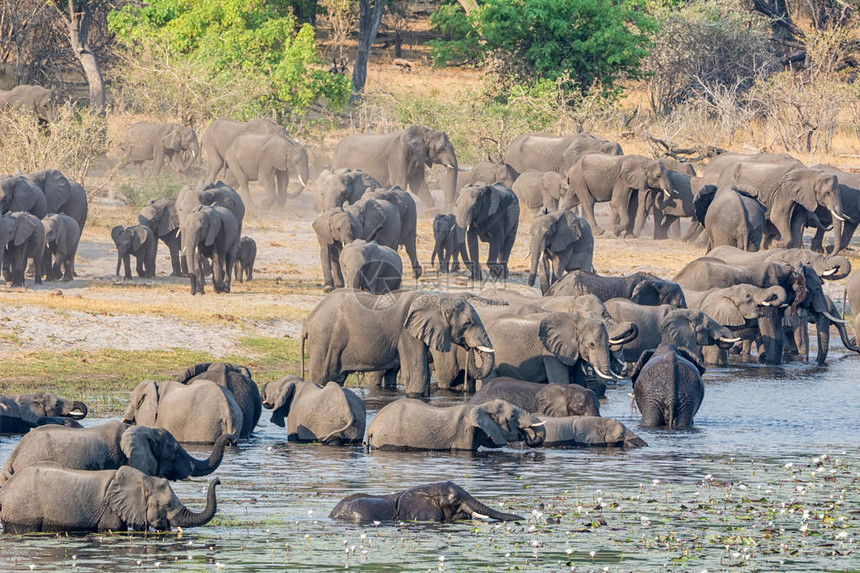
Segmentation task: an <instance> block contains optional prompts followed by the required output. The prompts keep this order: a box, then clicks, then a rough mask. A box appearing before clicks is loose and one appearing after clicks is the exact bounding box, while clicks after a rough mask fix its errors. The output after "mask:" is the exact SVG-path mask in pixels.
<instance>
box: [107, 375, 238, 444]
mask: <svg viewBox="0 0 860 573" xmlns="http://www.w3.org/2000/svg"><path fill="white" fill-rule="evenodd" d="M122 421H123V422H124V423H126V424H136V425H138V426H148V427H150V428H164V429H166V430H167V431H169V432H170V433H171V434H173V436H174V437H175V438H176V439H177V440H179V441H180V442H192V443H200V444H214V443H215V442H216V441H217V440H218V438H220V437H221V436H224V435H228V434H229V435H232V436H239V435H240V434H241V432H242V424H243V423H244V420H243V419H242V409H241V408H240V407H239V404H238V403H237V402H236V398H234V397H233V393H232V392H230V390H228V389H227V388H225V387H223V386H219V385H218V384H216V383H215V382H212V381H211V380H205V381H200V382H197V383H194V384H191V385H186V384H183V383H181V382H176V381H173V380H167V381H161V382H156V381H154V380H144V381H143V382H141V383H140V384H138V385H137V386H135V388H134V390H133V391H132V393H131V397H130V398H129V404H128V407H127V408H126V410H125V413H124V414H123V417H122Z"/></svg>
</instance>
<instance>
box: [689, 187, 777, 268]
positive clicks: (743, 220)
mask: <svg viewBox="0 0 860 573" xmlns="http://www.w3.org/2000/svg"><path fill="white" fill-rule="evenodd" d="M760 199H761V195H760V194H759V192H758V191H757V190H755V189H752V188H749V187H738V186H737V185H723V186H721V187H717V186H716V185H703V186H702V187H701V188H699V190H698V191H697V192H696V196H695V198H694V199H693V206H694V209H695V211H696V220H697V221H699V223H701V224H702V226H704V228H705V233H706V234H707V236H708V250H711V249H714V248H716V247H720V246H722V245H728V246H730V247H737V248H739V249H742V250H744V251H750V252H754V251H758V250H759V249H760V248H761V246H762V241H763V239H764V233H765V228H766V226H767V207H765V205H764V203H762V202H761V201H760Z"/></svg>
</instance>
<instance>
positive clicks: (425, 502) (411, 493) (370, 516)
mask: <svg viewBox="0 0 860 573" xmlns="http://www.w3.org/2000/svg"><path fill="white" fill-rule="evenodd" d="M329 517H330V518H332V519H338V520H340V521H352V522H355V523H370V522H382V521H401V522H402V521H438V522H441V523H450V522H452V521H458V520H461V519H495V520H497V521H524V519H523V518H522V517H520V516H518V515H514V514H512V513H504V512H501V511H498V510H495V509H493V508H492V507H490V506H488V505H485V504H483V503H481V502H480V501H478V500H477V499H475V498H474V497H472V496H471V494H469V492H467V491H466V490H464V489H463V488H461V487H460V486H458V485H457V484H455V483H454V482H450V481H446V482H439V483H431V484H427V485H419V486H415V487H411V488H409V489H406V490H404V491H401V492H397V493H390V494H388V495H368V494H363V493H355V494H352V495H350V496H347V497H345V498H344V499H343V500H341V501H340V503H338V504H337V505H336V506H335V507H334V509H332V510H331V513H330V514H329Z"/></svg>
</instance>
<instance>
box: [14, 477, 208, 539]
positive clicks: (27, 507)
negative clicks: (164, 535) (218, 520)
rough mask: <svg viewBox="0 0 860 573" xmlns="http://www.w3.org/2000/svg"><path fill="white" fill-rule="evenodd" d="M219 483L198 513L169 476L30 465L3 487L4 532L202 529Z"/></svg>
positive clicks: (206, 521)
mask: <svg viewBox="0 0 860 573" xmlns="http://www.w3.org/2000/svg"><path fill="white" fill-rule="evenodd" d="M220 483H221V480H220V479H218V478H215V479H213V480H212V481H211V482H209V492H208V495H207V496H206V508H205V509H204V510H203V511H201V512H200V513H195V512H193V511H191V510H190V509H188V508H187V507H185V506H184V505H183V504H182V502H181V501H180V500H179V498H178V497H177V496H176V493H174V491H173V489H171V487H170V483H169V482H168V481H167V480H166V479H164V478H155V477H149V476H148V475H146V474H144V473H142V472H140V471H139V470H136V469H134V468H131V467H128V466H123V467H121V468H120V469H118V470H102V471H82V470H67V469H64V468H57V467H53V466H32V467H29V468H25V469H23V470H21V472H19V473H16V474H15V475H14V476H12V478H11V479H10V480H9V481H7V482H6V483H5V484H3V488H2V489H0V521H2V522H3V531H4V532H6V533H25V532H28V531H125V530H127V529H133V530H135V531H146V530H148V529H149V528H150V527H151V528H154V529H157V530H159V531H162V530H168V529H170V528H171V527H199V526H201V525H205V524H206V523H208V522H209V521H210V520H211V519H212V518H213V517H214V516H215V509H216V507H217V501H216V500H215V486H217V485H218V484H220Z"/></svg>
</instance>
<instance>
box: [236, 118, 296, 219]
mask: <svg viewBox="0 0 860 573" xmlns="http://www.w3.org/2000/svg"><path fill="white" fill-rule="evenodd" d="M224 159H225V160H226V162H227V175H226V178H227V183H228V184H229V185H231V186H233V187H235V188H236V190H237V191H239V195H241V196H242V199H243V201H244V202H245V204H246V205H249V206H250V205H251V204H252V202H251V195H250V192H249V190H248V182H249V181H259V182H260V185H262V187H263V189H264V191H265V192H266V198H265V199H264V201H263V203H262V204H261V208H262V209H263V210H266V209H270V208H271V207H272V205H274V204H275V203H277V204H278V205H279V206H283V205H284V202H285V201H286V199H287V197H288V196H289V197H298V196H299V195H300V194H301V192H302V191H304V188H305V186H306V185H307V182H308V180H309V178H310V168H309V167H308V152H307V150H306V149H305V148H304V147H303V146H301V145H299V144H298V143H295V142H293V141H291V140H288V139H286V138H284V137H281V136H279V135H272V134H259V133H245V134H242V135H240V136H239V137H237V138H236V139H234V140H233V143H232V144H231V145H230V147H228V148H227V151H226V153H225V155H224ZM291 175H295V176H296V178H298V180H299V184H300V187H298V191H290V188H289V185H290V176H291Z"/></svg>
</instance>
